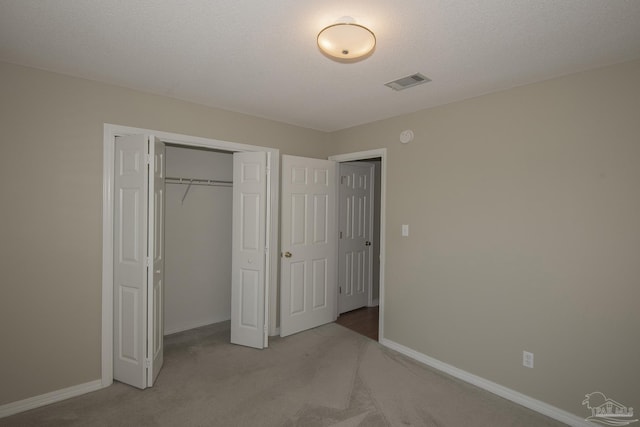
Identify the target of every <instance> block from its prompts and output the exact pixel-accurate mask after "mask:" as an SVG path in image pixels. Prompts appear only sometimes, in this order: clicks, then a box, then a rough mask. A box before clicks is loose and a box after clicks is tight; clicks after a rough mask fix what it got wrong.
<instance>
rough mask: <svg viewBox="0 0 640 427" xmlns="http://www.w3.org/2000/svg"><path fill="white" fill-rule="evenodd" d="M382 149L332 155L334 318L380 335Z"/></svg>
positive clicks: (368, 333) (371, 335)
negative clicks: (334, 163) (335, 164)
mask: <svg viewBox="0 0 640 427" xmlns="http://www.w3.org/2000/svg"><path fill="white" fill-rule="evenodd" d="M385 156H386V152H385V150H372V151H368V152H362V153H351V154H347V155H340V156H333V157H330V159H331V160H335V161H337V162H338V183H337V185H338V224H339V225H338V229H339V243H338V254H337V256H338V284H337V285H338V310H337V316H338V317H337V320H336V323H338V324H340V325H342V326H345V327H347V328H349V329H352V330H354V331H355V332H358V333H360V334H362V335H365V336H367V337H369V338H371V339H373V340H376V341H378V340H379V339H381V338H382V329H383V328H382V326H383V323H382V317H383V316H382V314H383V307H382V305H383V286H384V272H383V268H381V267H382V266H383V261H382V259H383V257H384V249H383V247H384V246H383V245H384V229H383V224H384V220H383V217H384V204H383V198H384V190H383V188H384V168H385V164H384V162H385Z"/></svg>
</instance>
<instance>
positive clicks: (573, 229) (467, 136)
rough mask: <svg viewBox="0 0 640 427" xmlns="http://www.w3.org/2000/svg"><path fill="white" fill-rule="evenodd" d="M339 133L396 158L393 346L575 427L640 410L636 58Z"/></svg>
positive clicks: (390, 297) (356, 147) (336, 145)
mask: <svg viewBox="0 0 640 427" xmlns="http://www.w3.org/2000/svg"><path fill="white" fill-rule="evenodd" d="M417 90H420V88H418V89H417ZM398 96H402V93H398ZM403 129H412V130H413V131H414V132H415V135H416V138H415V140H414V141H413V142H412V143H410V144H408V145H402V144H400V143H399V142H398V135H399V133H400V131H402V130H403ZM331 137H332V144H333V150H332V151H333V152H336V153H338V152H339V153H346V152H353V151H361V150H367V149H373V148H382V147H387V148H388V168H387V173H388V175H387V176H388V179H387V209H386V213H387V224H386V236H387V247H386V257H387V264H386V292H385V298H386V300H385V301H386V306H385V325H384V328H385V336H386V338H388V339H391V340H393V341H396V342H398V343H400V344H403V345H405V346H408V347H410V348H413V349H415V350H417V351H420V352H422V353H424V354H426V355H428V356H431V357H434V358H436V359H439V360H441V361H443V362H446V363H448V364H451V365H453V366H456V367H458V368H460V369H463V370H466V371H468V372H471V373H473V374H475V375H479V376H481V377H484V378H486V379H489V380H491V381H494V382H496V383H498V384H501V385H504V386H506V387H509V388H512V389H514V390H517V391H519V392H521V393H524V394H525V395H529V396H532V397H534V398H536V399H539V400H541V401H544V402H547V403H549V404H551V405H554V406H557V407H559V408H562V409H564V410H567V411H569V412H572V413H574V414H576V415H578V416H581V417H582V416H587V412H586V409H585V408H584V407H582V406H581V402H582V400H583V398H584V395H585V394H586V393H590V392H593V391H601V392H603V393H605V394H606V395H607V396H608V397H610V398H613V399H615V400H617V401H619V402H621V403H623V404H625V405H627V406H632V407H634V408H639V407H640V370H639V369H638V367H637V363H638V361H639V360H640V339H639V335H638V333H639V332H638V331H639V330H640V61H635V62H631V63H626V64H622V65H618V66H613V67H608V68H604V69H600V70H595V71H590V72H585V73H581V74H575V75H570V76H566V77H563V78H559V79H554V80H551V81H547V82H543V83H539V84H533V85H529V86H525V87H520V88H515V89H511V90H508V91H504V92H501V93H496V94H490V95H485V96H482V97H478V98H475V99H471V100H467V101H463V102H459V103H455V104H450V105H447V106H444V107H441V108H434V109H430V110H426V111H421V112H418V113H415V114H410V115H405V116H402V117H397V118H392V119H388V120H384V121H380V122H376V123H371V124H367V125H363V126H360V127H356V128H352V129H348V130H345V131H341V132H336V133H334V134H332V135H331ZM401 224H409V225H410V236H409V237H406V238H403V237H401V235H400V226H401ZM523 350H528V351H531V352H533V353H534V354H535V368H534V369H527V368H524V367H522V351H523Z"/></svg>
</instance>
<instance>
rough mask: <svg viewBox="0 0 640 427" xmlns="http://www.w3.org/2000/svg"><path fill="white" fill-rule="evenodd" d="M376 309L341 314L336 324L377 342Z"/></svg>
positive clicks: (363, 309)
mask: <svg viewBox="0 0 640 427" xmlns="http://www.w3.org/2000/svg"><path fill="white" fill-rule="evenodd" d="M378 316H379V310H378V307H362V308H358V309H356V310H352V311H348V312H346V313H342V314H341V315H340V316H339V317H338V320H336V323H337V324H338V325H342V326H344V327H345V328H349V329H351V330H352V331H355V332H357V333H359V334H361V335H364V336H365V337H369V338H371V339H372V340H374V341H378Z"/></svg>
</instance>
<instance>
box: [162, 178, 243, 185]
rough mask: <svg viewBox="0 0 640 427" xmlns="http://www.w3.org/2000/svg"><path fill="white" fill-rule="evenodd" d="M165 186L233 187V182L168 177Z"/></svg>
mask: <svg viewBox="0 0 640 427" xmlns="http://www.w3.org/2000/svg"><path fill="white" fill-rule="evenodd" d="M164 181H165V182H166V183H167V184H191V185H233V181H222V180H219V179H202V178H176V177H171V176H168V177H166V178H165V179H164Z"/></svg>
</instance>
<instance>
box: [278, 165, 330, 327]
mask: <svg viewBox="0 0 640 427" xmlns="http://www.w3.org/2000/svg"><path fill="white" fill-rule="evenodd" d="M335 193H336V190H335V162H332V161H329V160H320V159H310V158H305V157H294V156H282V211H281V216H282V238H281V250H282V258H281V272H280V274H281V280H280V283H281V289H280V290H281V307H280V314H281V316H280V335H281V336H287V335H291V334H294V333H296V332H300V331H304V330H306V329H310V328H314V327H316V326H320V325H323V324H325V323H329V322H332V321H334V320H335V290H336V258H335V248H336V246H335V244H336V240H335V239H336V220H335V206H336V205H335V202H336V195H335Z"/></svg>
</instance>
